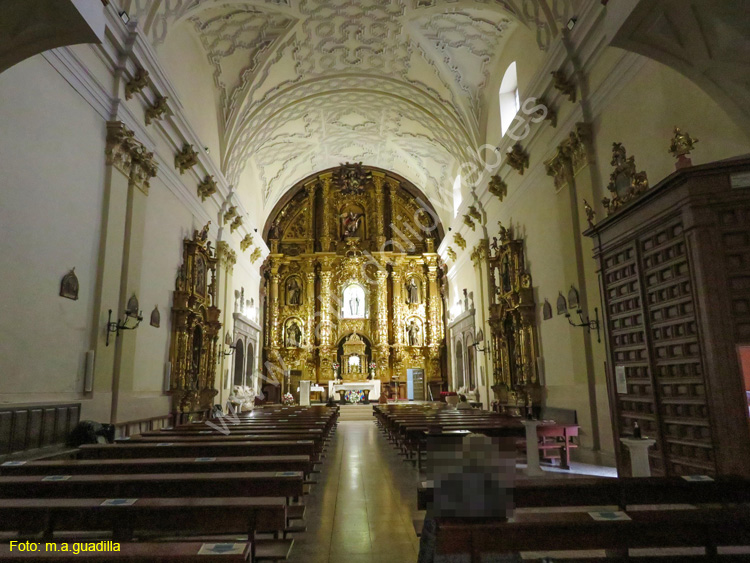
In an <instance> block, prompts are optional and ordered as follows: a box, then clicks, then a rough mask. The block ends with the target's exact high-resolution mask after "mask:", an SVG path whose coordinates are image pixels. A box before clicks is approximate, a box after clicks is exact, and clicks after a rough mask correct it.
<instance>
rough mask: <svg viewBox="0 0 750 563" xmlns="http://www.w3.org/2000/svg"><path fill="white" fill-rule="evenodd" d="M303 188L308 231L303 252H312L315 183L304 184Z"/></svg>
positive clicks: (313, 243) (313, 242) (313, 250)
mask: <svg viewBox="0 0 750 563" xmlns="http://www.w3.org/2000/svg"><path fill="white" fill-rule="evenodd" d="M305 189H306V190H307V232H308V233H309V236H308V241H307V243H305V252H306V253H307V254H312V253H313V252H315V240H314V238H313V235H312V233H314V232H315V183H314V182H310V183H309V184H306V185H305Z"/></svg>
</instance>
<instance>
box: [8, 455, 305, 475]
mask: <svg viewBox="0 0 750 563" xmlns="http://www.w3.org/2000/svg"><path fill="white" fill-rule="evenodd" d="M17 463H18V462H14V463H13V464H10V465H6V464H0V475H86V474H102V475H109V474H121V475H122V474H136V473H209V472H224V473H226V472H231V471H302V472H304V473H305V474H306V475H308V474H310V473H311V472H312V471H313V468H314V464H313V462H312V461H311V460H310V456H307V455H280V456H255V457H248V456H245V457H217V458H212V457H202V458H193V457H174V458H142V459H60V460H50V461H28V462H21V463H22V465H17Z"/></svg>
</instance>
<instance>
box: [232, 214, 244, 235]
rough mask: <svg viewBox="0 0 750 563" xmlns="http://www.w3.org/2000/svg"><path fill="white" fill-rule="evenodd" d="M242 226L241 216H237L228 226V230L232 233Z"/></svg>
mask: <svg viewBox="0 0 750 563" xmlns="http://www.w3.org/2000/svg"><path fill="white" fill-rule="evenodd" d="M241 226H242V217H240V216H238V217H235V218H234V221H232V224H231V225H230V226H229V232H230V233H233V232H234V231H236V230H237V229H239V228H240V227H241Z"/></svg>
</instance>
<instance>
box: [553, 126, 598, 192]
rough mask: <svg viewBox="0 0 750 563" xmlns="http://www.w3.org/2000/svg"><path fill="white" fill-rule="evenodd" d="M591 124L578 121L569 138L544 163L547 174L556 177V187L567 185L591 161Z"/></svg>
mask: <svg viewBox="0 0 750 563" xmlns="http://www.w3.org/2000/svg"><path fill="white" fill-rule="evenodd" d="M590 143H591V125H589V124H587V123H576V126H575V128H574V129H573V131H571V132H570V134H569V135H568V138H567V139H565V140H564V141H563V142H562V143H560V144H559V145H558V146H557V151H556V152H555V156H553V157H552V158H551V159H550V160H548V161H547V162H545V163H544V165H545V168H546V169H547V175H548V176H551V177H552V178H554V181H555V188H557V189H560V188H562V187H563V186H565V185H567V184H568V182H570V180H571V179H572V178H574V177H575V176H576V174H578V173H579V172H580V171H581V170H583V168H585V167H586V166H587V165H588V163H589V146H590Z"/></svg>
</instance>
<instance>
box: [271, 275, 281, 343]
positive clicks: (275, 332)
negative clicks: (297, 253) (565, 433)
mask: <svg viewBox="0 0 750 563" xmlns="http://www.w3.org/2000/svg"><path fill="white" fill-rule="evenodd" d="M270 281H271V292H270V296H269V299H268V301H269V303H268V307H269V310H270V311H271V315H270V327H269V328H270V334H271V342H270V345H271V348H272V349H274V350H276V349H278V348H279V347H280V345H281V341H280V337H279V264H278V263H275V262H273V263H271V274H270Z"/></svg>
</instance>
